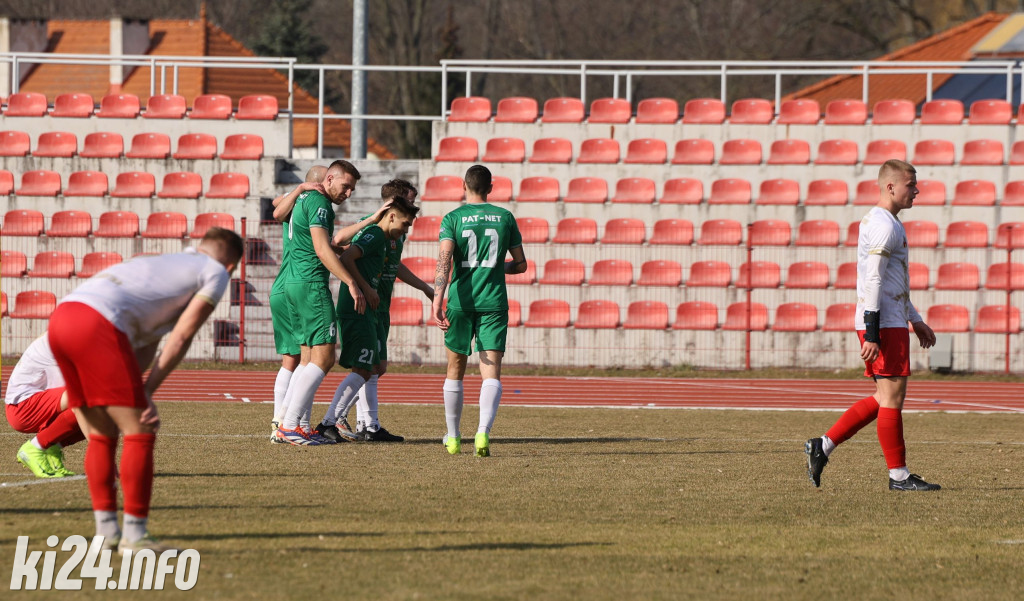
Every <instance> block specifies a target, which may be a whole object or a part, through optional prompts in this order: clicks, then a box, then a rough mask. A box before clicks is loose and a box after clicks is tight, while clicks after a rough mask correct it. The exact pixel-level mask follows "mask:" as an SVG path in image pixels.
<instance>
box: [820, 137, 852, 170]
mask: <svg viewBox="0 0 1024 601" xmlns="http://www.w3.org/2000/svg"><path fill="white" fill-rule="evenodd" d="M857 153H858V150H857V143H856V142H854V141H853V140H825V141H824V142H822V143H821V144H819V145H818V158H816V159H815V160H814V162H815V163H817V164H819V165H856V164H857Z"/></svg>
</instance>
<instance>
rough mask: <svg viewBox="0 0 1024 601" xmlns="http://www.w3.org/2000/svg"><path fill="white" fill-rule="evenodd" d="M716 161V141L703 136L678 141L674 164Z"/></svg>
mask: <svg viewBox="0 0 1024 601" xmlns="http://www.w3.org/2000/svg"><path fill="white" fill-rule="evenodd" d="M714 162H715V143H714V142H712V141H711V140H705V139H703V138H692V139H688V140H679V141H678V142H676V149H675V154H674V155H673V156H672V164H673V165H710V164H712V163H714Z"/></svg>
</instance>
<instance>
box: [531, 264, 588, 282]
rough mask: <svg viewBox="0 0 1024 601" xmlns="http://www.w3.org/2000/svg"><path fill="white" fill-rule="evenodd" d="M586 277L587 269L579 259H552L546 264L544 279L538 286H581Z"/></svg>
mask: <svg viewBox="0 0 1024 601" xmlns="http://www.w3.org/2000/svg"><path fill="white" fill-rule="evenodd" d="M585 277H586V268H585V267H584V266H583V262H582V261H580V260H578V259H551V260H550V261H548V262H547V263H545V264H544V277H542V278H541V279H540V280H538V282H537V283H538V284H544V285H561V286H579V285H581V284H582V283H583V280H584V278H585Z"/></svg>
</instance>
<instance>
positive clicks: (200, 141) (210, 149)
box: [174, 134, 217, 159]
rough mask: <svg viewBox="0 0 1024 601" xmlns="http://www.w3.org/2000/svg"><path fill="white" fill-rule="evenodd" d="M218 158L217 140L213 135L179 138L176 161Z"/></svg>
mask: <svg viewBox="0 0 1024 601" xmlns="http://www.w3.org/2000/svg"><path fill="white" fill-rule="evenodd" d="M215 156H217V138H216V137H215V136H214V135H212V134H185V135H183V136H181V137H180V138H178V152H175V153H174V158H176V159H212V158H213V157H215Z"/></svg>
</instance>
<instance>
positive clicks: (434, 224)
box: [409, 215, 441, 242]
mask: <svg viewBox="0 0 1024 601" xmlns="http://www.w3.org/2000/svg"><path fill="white" fill-rule="evenodd" d="M440 232H441V216H440V215H424V216H422V217H417V218H416V221H414V222H413V224H412V231H411V232H409V240H410V241H411V242H434V241H435V240H437V236H438V234H439V233H440Z"/></svg>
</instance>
